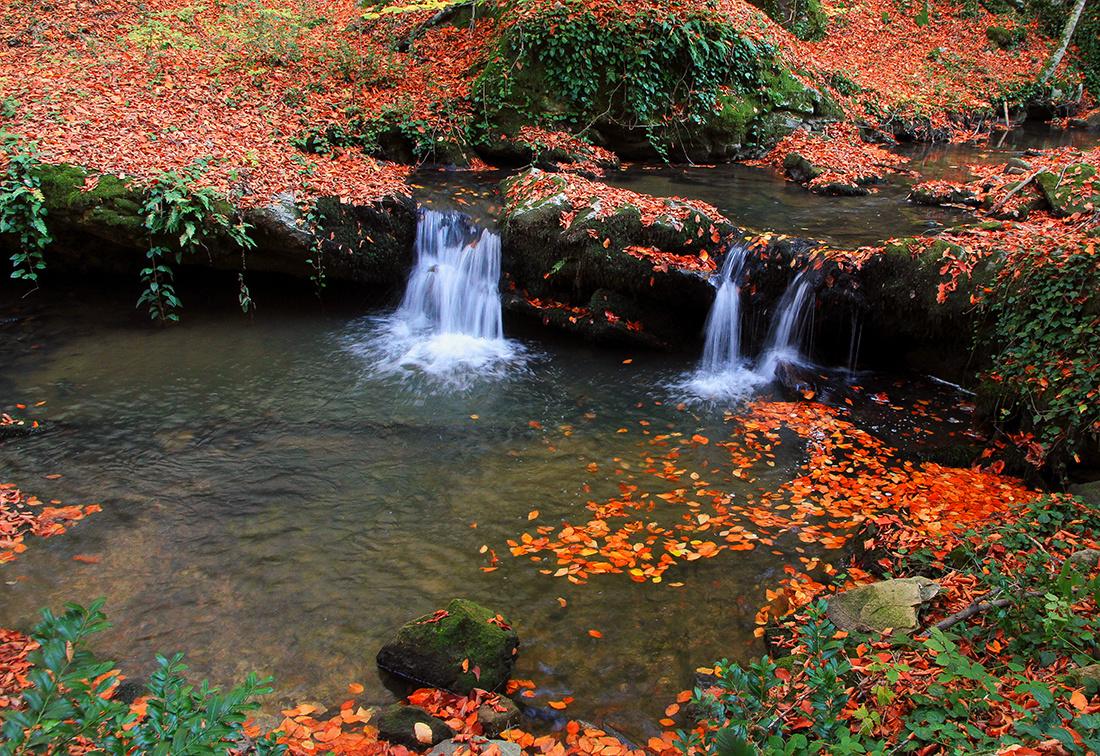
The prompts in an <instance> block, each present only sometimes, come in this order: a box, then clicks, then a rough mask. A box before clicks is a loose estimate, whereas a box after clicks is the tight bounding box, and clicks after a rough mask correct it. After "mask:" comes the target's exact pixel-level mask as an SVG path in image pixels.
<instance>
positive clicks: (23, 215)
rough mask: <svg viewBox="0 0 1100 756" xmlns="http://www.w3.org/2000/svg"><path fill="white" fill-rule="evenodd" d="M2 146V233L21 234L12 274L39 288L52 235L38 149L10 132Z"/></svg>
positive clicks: (0, 202)
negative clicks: (42, 185)
mask: <svg viewBox="0 0 1100 756" xmlns="http://www.w3.org/2000/svg"><path fill="white" fill-rule="evenodd" d="M0 150H2V152H3V158H4V161H5V162H6V167H5V170H4V174H3V176H2V178H0V233H9V234H15V235H16V236H17V237H18V238H19V246H18V248H17V250H16V252H15V254H13V255H12V256H11V261H12V264H13V268H14V269H13V271H12V274H11V277H12V278H21V279H24V280H27V281H31V282H33V283H34V284H35V288H37V287H38V271H40V270H42V269H44V268H45V267H46V261H45V258H44V257H43V254H42V250H43V249H45V248H46V246H47V245H49V244H50V242H51V241H53V237H52V236H50V232H49V229H48V228H47V227H46V200H45V197H43V195H42V189H41V187H40V185H39V179H38V174H37V170H36V169H37V167H38V159H37V157H36V156H35V153H36V150H35V147H34V145H33V144H31V145H29V146H26V147H24V146H23V145H22V144H21V143H20V141H19V140H18V139H17V138H15V137H11V136H9V137H7V138H6V139H5V140H4V143H3V145H2V146H0Z"/></svg>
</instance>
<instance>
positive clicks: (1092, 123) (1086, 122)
mask: <svg viewBox="0 0 1100 756" xmlns="http://www.w3.org/2000/svg"><path fill="white" fill-rule="evenodd" d="M1069 125H1070V126H1072V127H1073V128H1075V129H1100V108H1097V109H1096V110H1090V111H1089V112H1088V113H1085V114H1084V115H1083V116H1079V117H1077V118H1071V119H1069Z"/></svg>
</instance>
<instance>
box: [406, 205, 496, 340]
mask: <svg viewBox="0 0 1100 756" xmlns="http://www.w3.org/2000/svg"><path fill="white" fill-rule="evenodd" d="M499 282H500V237H499V236H497V235H496V234H494V233H491V232H489V231H486V230H484V229H483V230H481V231H480V232H479V233H475V232H474V230H473V229H472V228H471V227H470V226H469V223H468V221H467V220H466V217H465V216H464V215H461V214H459V213H440V212H436V211H435V210H425V211H424V212H423V214H422V216H421V218H420V223H419V224H418V225H417V228H416V267H415V268H414V269H413V273H412V277H411V278H410V279H409V285H408V287H407V288H406V289H405V297H404V299H402V300H401V306H400V307H399V308H398V310H397V314H398V316H400V317H402V318H404V319H405V320H407V321H408V323H409V324H410V325H411V326H412V327H413V328H414V329H418V330H427V331H431V332H435V333H440V334H457V335H464V336H470V337H472V338H474V339H489V340H499V339H503V338H504V328H503V326H502V325H501V313H500V292H499V291H498V288H497V287H498V286H499Z"/></svg>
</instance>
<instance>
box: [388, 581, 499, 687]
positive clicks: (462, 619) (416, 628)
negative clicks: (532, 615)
mask: <svg viewBox="0 0 1100 756" xmlns="http://www.w3.org/2000/svg"><path fill="white" fill-rule="evenodd" d="M499 617H500V615H498V614H497V613H496V612H493V611H491V610H489V609H486V608H485V607H483V606H481V605H479V604H475V603H474V602H473V601H467V600H465V599H454V600H452V601H451V602H450V603H449V604H447V607H446V608H445V609H442V610H440V611H438V612H436V613H435V614H428V615H425V616H423V617H420V618H418V619H415V620H413V621H412V622H409V623H407V624H406V625H405V626H404V627H402V628H401V629H400V630H399V631H398V633H397V637H396V638H394V639H393V640H392V641H390V642H389V643H387V644H386V645H385V646H383V647H382V649H381V650H380V651H379V652H378V657H377V662H378V666H379V667H381V668H382V669H384V670H386V671H387V672H391V673H393V674H395V675H398V676H399V677H404V678H406V679H408V680H412V681H413V682H417V683H421V684H423V685H429V686H431V687H434V688H442V689H443V690H449V691H451V692H453V693H458V694H460V695H467V694H469V693H470V691H472V690H473V689H474V688H481V689H483V690H489V691H495V690H497V689H499V688H502V687H503V686H504V684H505V683H507V682H508V678H509V676H510V675H511V674H512V667H513V665H514V664H515V658H516V654H517V653H518V650H519V635H518V634H517V633H516V631H515V630H514V629H513V628H512V627H511V626H510V625H509V623H508V622H507V621H506V620H501V619H499ZM464 666H465V668H466V669H465V671H464V670H463V667H464Z"/></svg>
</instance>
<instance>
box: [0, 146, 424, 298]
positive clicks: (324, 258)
mask: <svg viewBox="0 0 1100 756" xmlns="http://www.w3.org/2000/svg"><path fill="white" fill-rule="evenodd" d="M36 175H37V177H38V180H39V183H40V186H41V190H42V196H43V199H44V203H45V206H46V225H47V227H48V228H49V231H50V235H51V236H52V237H53V240H54V241H53V242H52V243H51V244H50V245H49V247H47V248H46V250H45V260H46V269H47V271H61V272H86V271H104V272H110V273H120V274H133V275H135V276H136V275H138V272H139V271H140V269H141V268H142V267H144V265H145V264H146V263H147V260H146V257H145V251H146V250H147V249H148V248H149V246H150V244H151V243H152V241H156V242H157V243H158V244H167V245H168V246H171V243H172V241H173V240H171V239H158V240H150V238H149V236H148V232H147V231H146V229H145V226H144V220H145V219H144V217H143V215H142V207H143V205H144V203H145V190H144V186H143V185H142V184H141V183H140V182H138V181H137V180H136V179H135V180H128V179H123V178H120V177H118V176H112V175H109V174H100V173H96V172H93V171H88V170H85V169H84V168H81V167H79V166H73V165H46V164H43V165H40V166H39V167H38V168H37V169H36ZM215 209H216V211H217V212H219V213H222V214H223V215H226V216H233V217H239V218H240V219H241V220H242V221H243V222H244V223H246V224H248V225H250V226H251V227H252V228H251V229H250V230H249V236H250V237H251V239H252V240H253V241H254V242H255V243H256V245H255V247H254V248H252V249H250V250H246V251H242V250H241V249H240V248H239V247H237V246H236V245H234V244H232V243H231V242H230V241H229V240H228V239H225V238H223V237H221V236H220V235H219V234H218V233H217V229H216V228H215V227H214V224H210V228H208V229H206V231H207V232H208V233H207V235H206V237H205V238H204V240H203V244H204V247H205V250H204V253H203V254H201V255H191V256H188V257H185V258H184V259H183V260H182V262H183V263H184V264H190V265H203V266H206V267H210V268H214V269H218V270H233V271H236V270H241V269H242V268H246V269H247V270H253V271H264V272H271V273H283V274H288V275H291V276H295V277H297V278H303V279H309V278H311V277H315V276H317V275H318V273H319V271H318V268H317V263H318V261H319V263H320V265H321V267H322V272H323V274H324V276H325V277H326V278H329V279H330V280H345V281H353V282H356V283H367V284H376V285H392V284H396V283H398V282H400V281H401V280H402V278H403V276H404V274H405V271H406V270H407V269H408V267H409V266H410V265H411V264H412V262H413V252H412V245H413V240H414V238H415V236H416V223H417V215H416V203H415V202H414V201H413V199H412V198H411V197H410V196H407V195H404V194H395V195H392V196H389V197H385V198H384V199H382V200H380V201H378V202H374V203H370V204H366V205H347V204H342V203H341V202H340V201H339V200H338V199H337V198H322V199H321V200H319V201H318V204H317V210H316V212H315V224H316V227H315V228H314V229H309V228H308V227H307V225H306V223H305V220H304V218H303V216H302V211H301V209H300V208H299V207H298V205H297V204H296V202H295V198H294V197H293V196H292V195H289V194H286V195H281V196H279V197H276V198H275V200H273V201H272V202H271V203H269V204H268V205H266V206H263V207H258V208H248V209H244V210H239V209H237V208H235V207H233V206H232V205H231V204H230V203H228V202H225V201H221V202H219V203H218V204H217V207H216V208H215ZM315 240H316V241H317V242H318V243H319V244H320V251H321V254H320V255H319V256H318V255H317V254H315V251H316V250H315ZM3 242H4V240H3V239H0V243H3ZM311 260H312V261H313V262H311Z"/></svg>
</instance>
